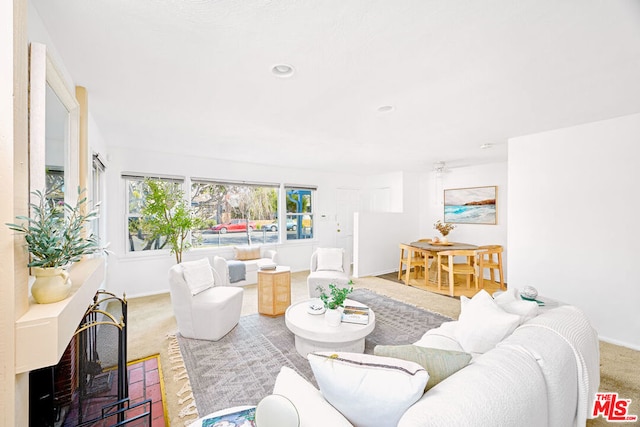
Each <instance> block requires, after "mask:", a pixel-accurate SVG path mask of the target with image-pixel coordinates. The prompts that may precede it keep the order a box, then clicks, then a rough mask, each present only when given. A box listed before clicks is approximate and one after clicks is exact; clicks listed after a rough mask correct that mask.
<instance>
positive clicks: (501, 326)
mask: <svg viewBox="0 0 640 427" xmlns="http://www.w3.org/2000/svg"><path fill="white" fill-rule="evenodd" d="M519 324H520V316H518V315H515V314H511V313H507V312H506V311H504V310H503V309H502V308H500V307H499V306H498V304H497V303H496V302H495V301H494V300H493V298H492V297H491V295H489V293H487V291H485V290H484V289H483V290H481V291H480V292H478V293H477V294H475V295H474V296H473V298H471V299H469V298H467V297H465V296H461V297H460V317H459V319H458V328H457V330H456V338H457V339H458V342H459V343H460V346H461V347H462V348H463V349H464V351H468V352H470V353H486V352H487V351H489V350H491V349H492V348H494V347H495V346H496V344H498V343H499V342H500V341H502V340H503V339H504V338H505V337H506V336H507V335H509V334H511V332H513V330H514V329H515V328H516V327H517V326H518V325H519Z"/></svg>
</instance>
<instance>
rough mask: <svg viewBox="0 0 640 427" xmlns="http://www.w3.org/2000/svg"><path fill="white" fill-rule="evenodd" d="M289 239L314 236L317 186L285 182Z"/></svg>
mask: <svg viewBox="0 0 640 427" xmlns="http://www.w3.org/2000/svg"><path fill="white" fill-rule="evenodd" d="M284 189H285V197H286V200H285V205H286V210H287V240H297V239H311V238H313V205H314V203H313V202H314V198H315V192H316V188H315V187H310V186H298V185H291V184H285V188H284Z"/></svg>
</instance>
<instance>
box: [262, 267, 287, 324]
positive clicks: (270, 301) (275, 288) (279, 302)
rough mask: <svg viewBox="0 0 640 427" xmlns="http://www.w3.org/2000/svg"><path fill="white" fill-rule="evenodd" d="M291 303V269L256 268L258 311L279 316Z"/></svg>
mask: <svg viewBox="0 0 640 427" xmlns="http://www.w3.org/2000/svg"><path fill="white" fill-rule="evenodd" d="M290 305H291V269H290V268H289V267H285V266H278V267H276V269H275V270H258V313H260V314H265V315H267V316H280V315H282V314H284V312H285V311H286V309H287V307H289V306H290Z"/></svg>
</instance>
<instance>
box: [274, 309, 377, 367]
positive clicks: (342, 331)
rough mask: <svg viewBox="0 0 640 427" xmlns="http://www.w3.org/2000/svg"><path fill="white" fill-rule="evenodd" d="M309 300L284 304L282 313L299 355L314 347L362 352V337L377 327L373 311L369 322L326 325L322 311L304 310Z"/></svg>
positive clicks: (308, 351) (324, 349)
mask: <svg viewBox="0 0 640 427" xmlns="http://www.w3.org/2000/svg"><path fill="white" fill-rule="evenodd" d="M308 305H309V301H302V302H299V303H297V304H294V305H292V306H290V307H289V308H287V311H286V312H285V314H284V318H285V324H286V325H287V328H289V330H290V331H291V332H293V334H294V335H295V343H296V350H297V351H298V353H299V354H300V355H301V356H302V357H307V354H308V353H312V352H314V351H348V352H352V353H363V352H364V339H365V337H366V336H367V335H369V334H370V333H371V332H373V329H374V328H375V327H376V315H375V313H374V312H373V310H371V309H369V323H368V324H366V325H359V324H355V323H345V322H342V323H340V326H329V325H327V324H326V323H325V320H324V314H310V313H308V312H307V307H308ZM345 305H352V306H358V307H364V306H365V305H364V304H361V303H359V302H357V301H353V300H350V299H348V300H346V301H345Z"/></svg>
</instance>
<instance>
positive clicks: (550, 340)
mask: <svg viewBox="0 0 640 427" xmlns="http://www.w3.org/2000/svg"><path fill="white" fill-rule="evenodd" d="M489 298H490V297H489ZM463 314H464V307H463V313H461V318H460V320H459V321H451V322H447V323H444V324H443V325H442V326H441V327H439V328H436V329H433V330H430V331H428V332H427V333H426V334H425V335H424V336H423V337H422V338H421V339H420V340H419V341H417V342H416V343H414V345H416V346H420V347H431V348H439V349H445V350H455V351H466V350H465V348H464V346H463V344H464V345H467V346H469V345H471V347H474V346H476V347H477V344H481V343H479V342H476V343H475V344H474V343H473V340H474V339H475V338H473V334H470V328H469V326H470V325H471V324H472V323H471V322H475V324H476V326H477V330H478V332H479V335H482V334H483V333H485V332H487V331H488V334H489V335H494V336H493V337H490V339H493V338H495V336H497V335H495V334H494V332H495V330H497V329H501V326H500V325H499V324H497V323H496V322H493V320H495V319H493V320H492V319H491V315H488V316H487V315H486V312H485V313H483V315H484V316H485V317H486V318H487V319H488V321H487V324H486V325H483V324H482V323H481V322H479V321H478V319H471V316H467V318H466V319H464V318H463ZM521 321H522V322H524V323H522V324H521V325H520V326H518V327H517V328H516V329H515V330H514V331H513V332H512V333H511V332H510V331H509V330H508V329H509V328H507V329H503V331H505V330H506V331H507V336H506V337H503V338H501V339H500V341H499V342H498V343H497V344H495V345H493V346H492V348H490V349H488V350H486V351H484V352H482V353H477V352H473V351H472V352H470V354H471V355H472V356H473V357H472V359H471V361H470V363H469V364H468V365H466V366H465V367H463V368H462V369H460V370H458V371H457V372H455V373H453V374H451V375H450V376H449V377H447V378H445V379H444V380H442V381H441V382H440V383H438V384H436V385H435V386H433V387H432V388H430V389H429V390H428V391H427V392H425V393H424V394H422V390H419V393H420V394H419V395H418V398H417V401H415V400H413V401H412V402H415V403H412V402H409V404H408V409H406V410H405V409H402V411H403V412H401V413H400V415H399V421H398V422H397V423H395V422H394V423H392V424H393V426H391V425H389V427H395V426H396V425H397V426H398V427H427V426H439V427H445V426H446V427H449V426H478V427H484V426H501V427H508V426H514V427H516V426H517V427H527V426H531V427H540V426H558V427H569V426H584V425H585V424H586V419H587V418H588V417H590V410H591V409H592V404H593V402H592V401H593V399H594V398H595V393H596V392H597V390H598V386H599V382H600V372H599V347H598V338H597V334H596V332H595V330H594V329H593V328H592V327H591V325H590V323H589V321H588V319H587V318H586V317H585V315H584V314H583V313H582V312H581V311H580V310H579V309H577V308H576V307H573V306H569V305H562V306H558V307H555V308H552V309H548V310H543V311H542V313H540V314H539V315H536V316H535V317H533V318H531V319H530V320H526V321H525V319H524V318H523V319H521ZM518 323H520V322H518ZM488 328H494V329H493V330H489V329H488ZM465 329H467V330H466V331H465ZM472 349H473V348H472ZM476 349H477V348H476ZM466 352H468V351H466ZM341 356H342V355H338V357H341ZM365 356H370V357H380V356H374V355H365ZM382 359H388V358H382ZM310 360H312V359H311V358H310ZM396 360H397V359H396ZM332 363H333V362H332ZM418 366H419V365H418ZM312 367H313V363H312ZM314 373H316V380H318V374H317V372H316V370H315V369H314ZM336 381H338V382H340V381H341V382H344V381H346V379H345V378H344V376H343V375H342V376H341V378H336ZM318 384H320V388H321V389H322V388H323V384H322V383H321V381H320V380H318ZM324 384H325V387H326V378H325V381H324ZM355 387H357V386H355ZM370 389H371V387H368V388H367V389H366V390H362V391H359V392H358V393H357V394H356V396H357V397H356V398H359V397H360V396H359V395H361V394H367V393H375V392H372V391H371V390H370ZM328 391H329V392H331V393H334V391H330V390H328ZM274 393H275V394H281V395H284V396H286V397H287V398H289V399H290V400H291V401H292V402H293V403H294V405H295V406H296V407H297V408H298V412H299V413H300V421H301V423H300V426H301V427H320V426H326V425H331V426H333V427H336V426H337V427H340V426H352V425H355V426H356V427H371V426H377V427H381V426H384V425H386V424H384V423H382V424H381V423H380V422H379V421H376V420H375V419H372V420H371V421H370V422H369V423H366V422H365V423H363V422H359V423H355V422H354V423H351V422H350V421H349V419H351V420H353V419H354V418H355V417H353V416H351V417H350V418H349V417H348V416H345V414H344V410H343V413H340V412H338V410H337V409H335V407H341V408H342V406H340V405H341V404H344V402H336V401H334V402H333V406H332V405H331V404H329V402H327V401H326V400H325V398H324V396H323V393H322V392H321V391H319V390H318V389H316V388H315V387H314V386H313V385H311V384H310V383H308V382H306V381H305V380H304V379H303V378H302V377H301V376H299V375H298V374H297V373H295V372H294V371H293V370H291V369H288V368H286V367H284V368H282V370H281V372H280V374H279V375H278V377H277V380H276V384H275V387H274ZM377 393H378V395H373V396H372V395H368V396H366V398H365V399H366V401H368V402H369V404H370V403H371V401H374V402H379V406H380V407H382V408H384V407H385V405H389V403H388V400H387V397H388V396H389V394H390V392H389V391H388V386H387V385H384V384H381V387H380V390H379V392H377ZM325 394H327V395H330V393H325ZM420 396H421V397H420ZM334 399H335V396H334ZM357 406H358V402H354V401H353V395H352V396H351V398H349V399H347V406H346V408H348V409H349V410H354V409H353V408H354V407H357ZM372 407H373V408H375V405H374V406H372Z"/></svg>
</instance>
